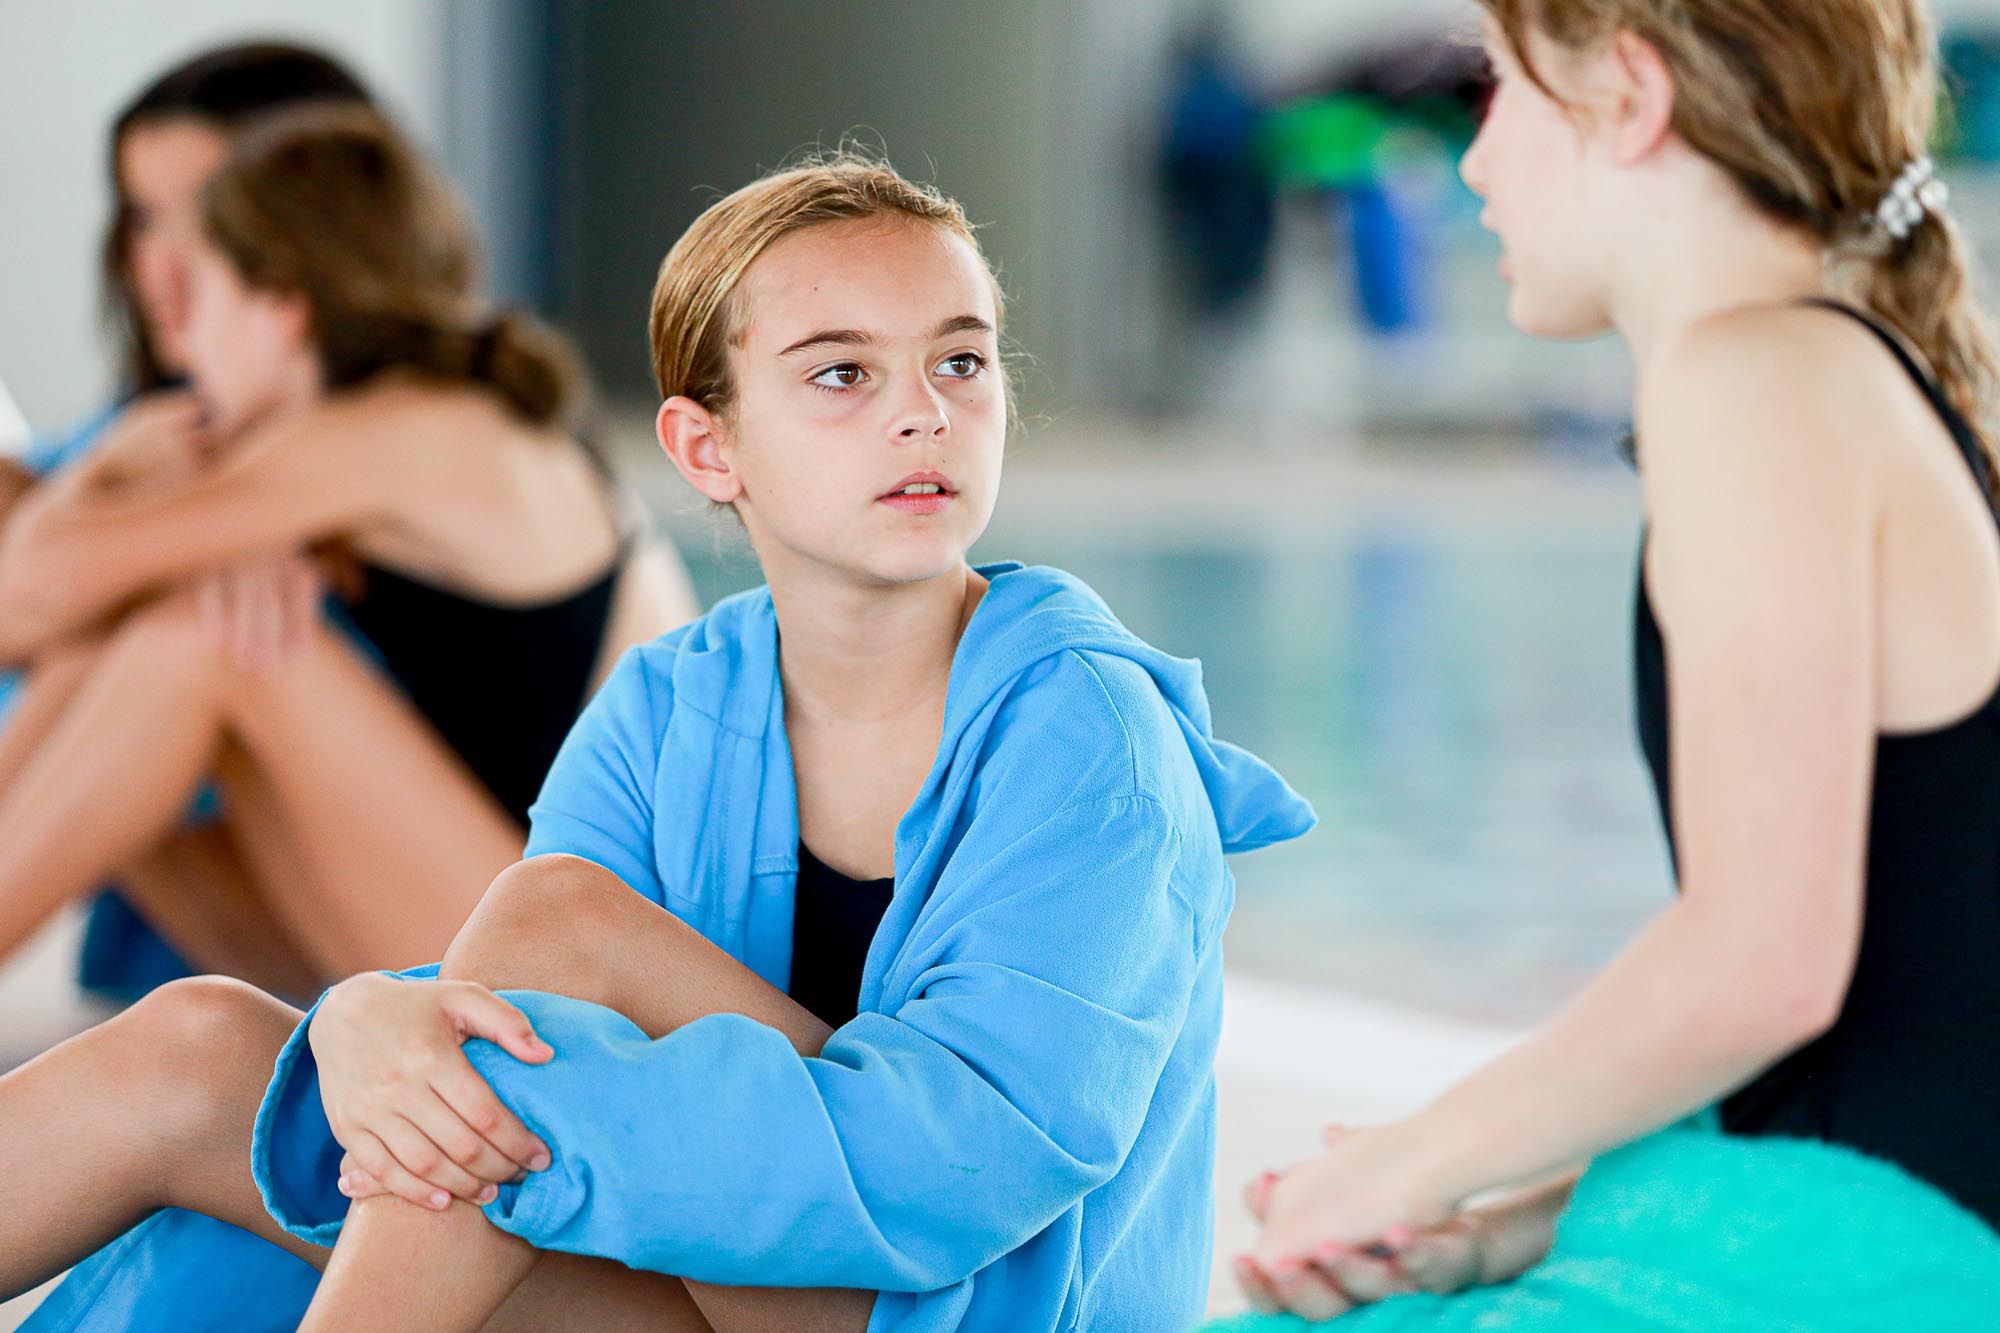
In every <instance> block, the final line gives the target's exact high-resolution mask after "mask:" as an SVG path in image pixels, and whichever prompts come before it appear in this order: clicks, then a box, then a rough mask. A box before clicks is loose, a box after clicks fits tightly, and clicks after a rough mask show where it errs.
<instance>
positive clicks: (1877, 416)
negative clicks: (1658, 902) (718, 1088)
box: [1239, 0, 2000, 1327]
mask: <svg viewBox="0 0 2000 1333" xmlns="http://www.w3.org/2000/svg"><path fill="white" fill-rule="evenodd" d="M1484 5H1485V8H1486V9H1487V11H1488V15H1489V22H1488V31H1487V44H1488V47H1489V50H1490V51H1491V53H1492V58H1493V62H1494V68H1495V72H1496V76H1497V80H1498V82H1497V88H1496V91H1495V94H1494V100H1493V104H1492V107H1491V110H1490V112H1489V115H1488V118H1487V121H1486V124H1485V127H1484V129H1483V130H1482V131H1481V134H1480V137H1479V140H1478V142H1477V143H1476V144H1475V145H1474V146H1473V148H1472V150H1471V152H1470V153H1469V154H1468V155H1467V157H1466V160H1465V164H1464V174H1465V178H1466V180H1467V182H1468V183H1469V184H1470V185H1471V186H1472V187H1473V189H1474V190H1475V191H1476V192H1478V193H1479V194H1480V195H1482V196H1483V197H1484V199H1485V202H1486V213H1485V217H1484V221H1485V222H1486V224H1487V225H1488V226H1489V227H1490V228H1491V229H1492V230H1494V231H1495V232H1496V233H1498V234H1499V236H1500V237H1501V239H1502V242H1503V244H1504V248H1505V258H1504V259H1503V260H1502V269H1501V271H1502V274H1503V276H1505V277H1507V278H1508V279H1509V280H1510V283H1511V287H1512V292H1511V302H1510V315H1511V317H1512V319H1513V321H1514V322H1515V323H1516V324H1517V325H1519V326H1520V327H1521V328H1523V329H1524V330H1525V331H1528V332H1531V333H1536V334H1540V335H1543V336H1550V337H1563V338H1577V337H1587V336H1593V335H1597V334H1601V333H1605V332H1615V333H1617V334H1618V335H1619V336H1620V337H1621V338H1622V339H1623V340H1624V341H1625V342H1626V344H1627V345H1628V346H1629V347H1630V348H1631V350H1632V353H1633V355H1634V358H1635V360H1636V362H1637V367H1638V383H1639V393H1638V402H1637V430H1636V440H1637V451H1636V452H1637V460H1638V463H1639V465H1640V471H1641V476H1642V478H1643V482H1644V490H1645V500H1646V511H1647V537H1646V543H1645V560H1644V567H1643V569H1642V573H1641V586H1640V598H1639V611H1638V625H1637V629H1638V644H1637V648H1638V651H1637V655H1636V656H1637V674H1638V680H1637V703H1638V710H1637V711H1638V717H1639V722H1640V727H1641V732H1642V738H1643V741H1644V748H1645V752H1646V757H1647V759H1648V761H1649V763H1650V765H1651V768H1652V773H1653V776H1654V779H1655V781H1656V783H1657V784H1658V790H1659V796H1660V805H1661V810H1662V813H1663V814H1664V816H1665V820H1666V825H1667V832H1668V836H1669V840H1670V843H1671V845H1672V847H1673V849H1674V852H1675V855H1676V864H1677V869H1678V872H1679V879H1680V889H1681V892H1680V895H1679V898H1678V900H1677V901H1676V902H1675V903H1674V904H1672V905H1671V906H1670V907H1668V908H1667V910H1665V911H1664V912H1663V913H1662V914H1661V915H1660V916H1659V917H1658V918H1657V919H1656V920H1655V921H1654V922H1653V923H1652V924H1651V925H1649V926H1648V927H1647V929H1646V930H1645V931H1644V932H1643V933H1642V934H1641V935H1640V936H1639V938H1638V939H1636V940H1635V941H1634V942H1633V943H1632V944H1631V945H1630V947H1628V948H1627V949H1626V950H1625V952H1624V953H1623V954H1622V955H1621V956H1620V957H1619V958H1617V959H1616V960H1614V961H1613V963H1612V964H1611V965H1610V966H1609V967H1608V968H1607V969H1606V970H1605V972H1604V973H1603V975H1602V976H1600V977H1599V978H1598V979H1597V980H1596V981H1595V982H1594V983H1593V984H1592V985H1590V986H1589V987H1587V988H1586V989H1585V990H1584V991H1583V992H1582V993H1581V994H1579V995H1578V996H1577V997H1576V998H1575V999H1574V1000H1573V1001H1572V1002H1571V1003H1570V1005H1569V1006H1568V1007H1567V1008H1566V1009H1564V1010H1563V1011H1562V1012H1561V1013H1560V1014H1558V1015H1557V1016H1556V1017H1555V1018H1554V1019H1552V1020H1551V1021H1550V1022H1549V1023H1548V1024H1547V1025H1545V1026H1544V1027H1543V1028H1542V1029H1541V1030H1540V1031H1538V1032H1536V1033H1535V1034H1533V1035H1532V1036H1530V1037H1529V1038H1528V1039H1526V1040H1525V1041H1523V1042H1522V1043H1521V1044H1520V1045H1519V1046H1517V1047H1516V1048H1515V1049H1514V1050H1512V1051H1510V1052H1509V1053H1508V1054H1506V1055H1504V1056H1502V1057H1501V1058H1500V1059H1498V1060H1496V1061H1495V1062H1493V1063H1492V1064H1490V1065H1489V1066H1487V1067H1486V1068H1484V1069H1482V1070H1480V1071H1478V1072H1477V1073H1475V1074H1473V1075H1472V1076H1471V1077H1469V1078H1467V1079H1466V1080H1465V1081H1464V1082H1462V1083H1460V1084H1459V1085H1457V1086H1456V1087H1454V1088H1452V1089H1450V1090H1448V1091H1447V1092H1445V1093H1444V1094H1443V1095H1442V1096H1440V1097H1439V1098H1438V1099H1437V1100H1436V1101H1435V1102H1433V1103H1432V1104H1431V1105H1430V1106H1428V1107H1426V1108H1424V1109H1423V1110H1421V1111H1419V1112H1417V1113H1416V1114H1415V1115H1413V1116H1411V1117H1409V1118H1408V1119H1406V1120H1404V1121H1401V1122H1399V1123H1397V1124H1394V1125H1391V1126H1387V1127H1383V1128H1379V1129H1370V1130H1363V1131H1357V1132H1353V1133H1346V1134H1339V1135H1336V1136H1335V1138H1334V1140H1333V1142H1332V1143H1331V1145H1330V1147H1329V1150H1328V1151H1327V1152H1326V1153H1325V1155H1324V1156H1322V1157H1320V1158H1317V1159H1315V1160H1313V1161H1310V1162H1308V1163H1306V1164H1304V1165H1303V1166H1300V1167H1298V1168H1296V1169H1295V1170H1293V1171H1292V1172H1290V1173H1288V1174H1286V1175H1285V1176H1283V1177H1273V1178H1272V1179H1271V1180H1268V1181H1265V1182H1260V1183H1259V1184H1257V1185H1255V1186H1253V1187H1252V1189H1251V1192H1250V1193H1251V1202H1252V1206H1253V1208H1254V1209H1256V1210H1258V1211H1259V1212H1260V1215H1261V1216H1262V1217H1263V1218H1264V1222H1265V1228H1264V1234H1263V1237H1262V1240H1261V1242H1260V1244H1259V1246H1258V1249H1257V1253H1256V1254H1255V1255H1253V1256H1246V1257H1245V1259H1244V1260H1243V1262H1242V1263H1241V1265H1240V1266H1239V1274H1240V1276H1241V1277H1242V1279H1243V1283H1244V1286H1245V1288H1246V1290H1247V1291H1248V1292H1249V1294H1250V1295H1251V1296H1252V1298H1253V1300H1254V1301H1256V1303H1258V1304H1259V1305H1260V1307H1262V1308H1265V1309H1270V1310H1275V1309H1279V1308H1285V1309H1290V1310H1293V1311H1296V1312H1298V1313H1303V1314H1308V1315H1312V1316H1315V1317H1325V1316H1326V1315H1329V1314H1331V1313H1335V1312H1337V1311H1339V1310H1340V1309H1343V1308H1345V1307H1346V1305H1348V1304H1350V1303H1352V1302H1354V1301H1359V1300H1370V1299H1374V1298H1376V1297H1379V1296H1381V1295H1385V1294H1388V1293H1391V1292H1394V1291H1399V1290H1408V1289H1409V1288H1411V1287H1412V1286H1413V1285H1418V1284H1421V1285H1425V1286H1431V1287H1434V1288H1435V1287H1443V1288H1451V1287H1454V1286H1461V1285H1465V1284H1467V1283H1472V1282H1478V1281H1495V1280H1499V1279H1503V1278H1507V1277H1511V1276H1513V1275H1515V1274H1517V1273H1519V1272H1520V1271H1521V1270H1522V1268H1524V1267H1525V1266H1527V1265H1528V1264H1531V1263H1533V1262H1535V1261H1536V1260H1537V1259H1539V1257H1540V1256H1541V1254H1542V1253H1543V1252H1544V1251H1545V1250H1546V1249H1547V1248H1548V1245H1549V1241H1550V1227H1551V1224H1552V1220H1553V1219H1554V1217H1555V1216H1556V1214H1557V1212H1558V1211H1559V1210H1560V1209H1561V1207H1562V1206H1563V1201H1564V1200H1565V1199H1566V1198H1567V1197H1568V1196H1569V1190H1570V1187H1571V1184H1572V1183H1573V1181H1574V1179H1575V1174H1576V1170H1577V1167H1578V1165H1579V1164H1581V1163H1585V1162H1588V1161H1589V1160H1590V1159H1591V1158H1592V1157H1594V1156H1596V1155H1598V1154H1601V1153H1605V1152H1606V1151H1607V1150H1610V1149H1613V1148H1615V1147H1618V1146H1619V1145H1623V1144H1627V1143H1630V1142H1632V1141H1634V1140H1637V1139H1639V1138H1641V1137H1642V1136H1646V1135H1649V1134H1651V1133H1653V1132H1654V1131H1656V1130H1659V1129H1661V1128H1662V1127H1664V1126H1667V1125H1670V1124H1672V1123H1674V1122H1676V1121H1679V1120H1680V1119H1681V1118H1683V1117H1685V1116H1689V1115H1691V1114H1694V1113H1696V1112H1700V1111H1703V1110H1705V1109H1706V1108H1709V1107H1711V1106H1719V1111H1720V1116H1719V1119H1720V1123H1721V1128H1722V1129H1723V1130H1724V1131H1725V1133H1726V1134H1728V1135H1731V1136H1736V1137H1738V1138H1741V1137H1746V1136H1748V1137H1761V1136H1789V1137H1794V1138H1805V1139H1811V1140H1819V1141H1821V1143H1823V1144H1832V1145H1835V1147H1836V1148H1839V1149H1847V1150H1858V1151H1859V1152H1860V1153H1861V1154H1865V1155H1867V1156H1870V1157H1874V1158H1879V1159H1886V1160H1887V1161H1889V1162H1890V1163H1893V1164H1895V1165H1896V1166H1899V1167H1901V1168H1903V1171H1904V1172H1905V1173H1906V1175H1905V1176H1903V1177H1899V1179H1904V1180H1906V1181H1909V1184H1910V1189H1911V1191H1912V1196H1911V1197H1912V1199H1915V1198H1918V1197H1921V1198H1922V1199H1924V1200H1926V1201H1927V1203H1931V1202H1934V1203H1936V1204H1938V1205H1939V1206H1940V1207H1942V1208H1944V1209H1946V1210H1948V1211H1949V1215H1950V1216H1952V1217H1953V1218H1957V1219H1961V1220H1962V1221H1963V1222H1964V1223H1965V1224H1966V1226H1967V1227H1969V1228H1970V1230H1969V1232H1968V1233H1967V1234H1972V1235H1979V1234H1982V1233H1981V1232H1980V1231H1979V1228H1978V1226H1977V1224H1976V1222H1974V1221H1973V1219H1974V1218H1983V1219H1984V1220H1985V1222H1986V1223H1988V1224H1989V1225H1991V1224H2000V1153H1996V1152H1995V1148H1994V1144H1995V1139H1994V1133H1995V1130H1994V1126H1995V1125H1996V1124H2000V1064H1996V1062H1995V1060H1994V1059H1993V1055H1992V1051H1993V1047H1994V1044H1995V1040H1996V1034H2000V967H1996V966H1995V965H1994V962H1993V950H1994V945H1995V941H1996V940H2000V782H1996V781H1995V775H1996V774H2000V686H1996V677H2000V531H1996V524H1995V520H1994V513H1993V509H1992V502H1993V498H1994V497H1993V475H1994V470H1993V457H1994V455H1993V451H1992V447H1993V443H1994V441H1995V439H1996V438H2000V437H1996V436H1995V435H1994V434H1993V433H1992V431H1991V429H1990V421H1989V414H1990V412H1991V410H1992V407H1993V404H1994V397H1993V388H1994V384H1995V373H1994V372H1995V367H1996V357H1995V352H1994V347H1993V344H1992V342H1991V340H1990V338H1989V336H1988V334H1987V325H1986V322H1985V319H1984V317H1983V315H1982V314H1981V313H1980V312H1979V311H1978V309H1977V308H1976V307H1975V306H1974V304H1973V303H1972V301H1971V298H1970V293H1969V280H1968V276H1967V270H1966V265H1965V262H1964V260H1963V257H1962V255H1963V251H1962V244H1961V241H1960V239H1959V236H1958V233H1957V231H1956V228H1955V225H1954V224H1953V222H1952V219H1951V216H1950V212H1949V207H1948V204H1949V198H1948V193H1947V191H1946V190H1945V189H1944V187H1943V185H1942V183H1941V182H1940V181H1939V180H1938V179H1937V175H1936V167H1935V165H1934V164H1933V163H1932V161H1931V160H1930V158H1929V156H1928V155H1927V150H1928V139H1929V136H1930V133H1931V129H1932V126H1933V123H1934V120H1935V111H1936V103H1937V97H1938V87H1937V63H1936V56H1935V36H1934V32H1933V30H1932V26H1931V22H1930V17H1929V15H1928V13H1927V12H1926V10H1925V8H1924V6H1923V4H1922V0H1813V3H1811V4H1798V3H1792V2H1790V0H1678V2H1677V3H1674V4H1661V3H1658V2H1657V0H1588V2H1586V0H1534V2H1533V3H1529V2H1528V0H1484ZM1835 297H1838V298H1839V300H1838V301H1835V300H1833V299H1831V298H1835ZM1829 307H1831V308H1829ZM1739 1146H1740V1145H1739ZM1852 1159H1853V1154H1852V1153H1840V1152H1833V1153H1829V1154H1827V1155H1826V1157H1825V1159H1824V1160H1827V1161H1849V1160H1852ZM1767 1160H1769V1159H1768V1158H1767ZM1912 1178H1913V1179H1912ZM1499 1186H1518V1187H1521V1188H1522V1189H1523V1190H1525V1193H1524V1194H1523V1195H1522V1196H1520V1197H1519V1198H1517V1199H1516V1200H1515V1201H1514V1202H1513V1203H1512V1205H1511V1206H1502V1207H1498V1208H1490V1209H1480V1210H1474V1211H1473V1212H1472V1213H1469V1214H1467V1213H1461V1212H1460V1209H1461V1206H1462V1205H1463V1204H1464V1203H1465V1201H1466V1200H1467V1198H1468V1196H1471V1195H1474V1194H1477V1193H1480V1192H1483V1191H1486V1190H1488V1189H1490V1188H1494V1187H1499ZM1926 1186H1927V1187H1929V1188H1928V1189H1926V1188H1925V1187H1926ZM1690 1187H1691V1188H1693V1187H1694V1185H1692V1184H1691V1186H1690ZM1939 1195H1942V1196H1945V1197H1944V1199H1939V1198H1938V1196H1939ZM1946 1200H1950V1201H1955V1202H1956V1203H1957V1204H1958V1205H1960V1206H1961V1208H1962V1210H1963V1211H1959V1210H1951V1209H1950V1205H1949V1203H1947V1202H1946ZM1906 1206H1915V1205H1914V1204H1908V1203H1907V1201H1906ZM1968 1212H1969V1213H1970V1214H1971V1215H1972V1216H1971V1217H1967V1216H1966V1213H1968ZM1899 1216H1900V1215H1899ZM1468 1219H1470V1221H1469V1222H1468ZM1895 1220H1896V1218H1895V1217H1891V1216H1888V1215H1886V1214H1882V1215H1878V1217H1877V1220H1876V1225H1878V1226H1882V1227H1884V1228H1887V1227H1888V1225H1889V1224H1890V1223H1892V1222H1893V1221H1895ZM1787 1221H1788V1220H1787V1219H1785V1218H1783V1217H1770V1216H1766V1217H1764V1218H1762V1219H1761V1221H1760V1225H1765V1226H1767V1227H1771V1228H1778V1227H1783V1226H1785V1225H1787ZM1468 1227H1469V1229H1470V1234H1472V1235H1474V1236H1476V1237H1478V1238H1480V1241H1481V1243H1475V1244H1472V1245H1467V1244H1465V1243H1464V1241H1465V1237H1466V1235H1467V1234H1468ZM1784 1234H1795V1233H1792V1232H1787V1233H1784ZM1440 1236H1442V1237H1444V1238H1445V1239H1446V1241H1448V1242H1449V1243H1446V1244H1438V1243H1434V1242H1436V1240H1437V1238H1438V1237H1440ZM1722 1239H1723V1238H1721V1237H1718V1238H1717V1240H1718V1243H1720V1242H1721V1241H1722ZM1993 1248H1996V1249H2000V1246H1996V1247H1993ZM1482 1249H1483V1251H1484V1253H1483V1254H1482ZM1891 1253H1892V1247H1891V1246H1890V1245H1885V1246H1884V1248H1883V1250H1882V1254H1883V1256H1884V1260H1885V1264H1886V1263H1887V1262H1889V1260H1890V1255H1891ZM1441 1255H1442V1256H1443V1257H1444V1259H1445V1260H1447V1261H1446V1262H1439V1258H1440V1256H1441ZM1495 1256H1504V1257H1499V1258H1496V1257H1495ZM1809 1262H1810V1256H1808V1258H1807V1263H1808V1266H1809ZM1802 1271H1806V1270H1802ZM1821 1276H1823V1277H1824V1278H1825V1279H1826V1280H1827V1281H1829V1282H1830V1281H1832V1280H1834V1278H1835V1276H1836V1275H1833V1274H1830V1273H1829V1274H1823V1275H1821ZM1912 1294H1913V1295H1915V1294H1918V1293H1912ZM1788 1299H1790V1300H1792V1301H1794V1302H1796V1303H1800V1304H1801V1305H1802V1306H1803V1308H1813V1305H1812V1302H1813V1301H1814V1299H1815V1294H1814V1292H1812V1291H1807V1290H1799V1291H1797V1292H1795V1293H1793V1294H1792V1295H1791V1297H1789V1298H1788ZM1820 1299H1822V1300H1823V1299H1824V1297H1821V1298H1820ZM1808 1322H1811V1321H1808ZM1565 1326H1567V1325H1565ZM1813 1326H1814V1327H1820V1326H1822V1325H1821V1324H1819V1323H1814V1324H1813ZM1927 1326H1928V1325H1927Z"/></svg>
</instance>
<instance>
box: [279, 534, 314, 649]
mask: <svg viewBox="0 0 2000 1333" xmlns="http://www.w3.org/2000/svg"><path fill="white" fill-rule="evenodd" d="M285 585H286V586H285V598H284V604H285V610H286V616H285V637H284V642H283V644H282V645H281V651H282V652H283V654H284V657H285V660H287V661H289V660H290V659H291V658H292V657H294V656H296V655H297V654H299V653H300V652H303V651H304V650H305V646H306V644H307V642H309V641H310V640H311V638H312V628H313V625H314V624H315V623H316V622H317V621H318V619H319V575H318V574H317V573H316V572H315V571H314V570H313V567H312V565H311V564H310V563H309V562H308V561H306V560H303V559H301V558H299V557H296V556H294V557H293V558H292V559H291V560H290V561H288V562H287V563H286V565H285Z"/></svg>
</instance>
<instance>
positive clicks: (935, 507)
mask: <svg viewBox="0 0 2000 1333" xmlns="http://www.w3.org/2000/svg"><path fill="white" fill-rule="evenodd" d="M957 498H958V497H957V496H955V495H953V494H952V493H951V492H949V491H939V492H938V493H937V494H936V495H904V494H902V493H901V492H900V491H898V492H892V493H890V494H888V495H885V496H883V497H882V498H881V499H880V500H878V501H876V503H877V504H885V505H888V506H889V507H890V508H891V509H895V510H899V511H900V512H902V513H905V514H938V513H942V512H944V510H945V508H946V507H947V506H949V505H950V504H951V502H952V501H953V500H955V499H957Z"/></svg>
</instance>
